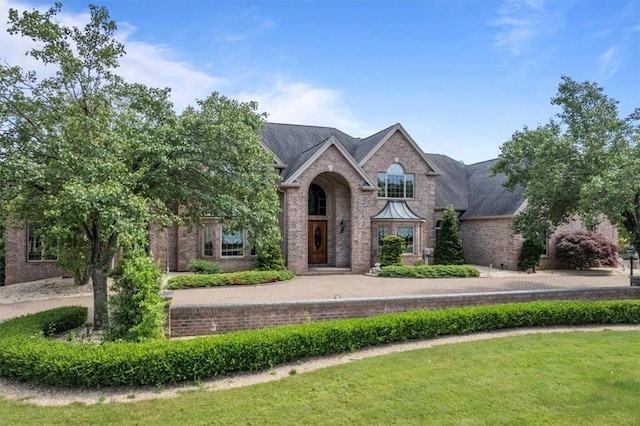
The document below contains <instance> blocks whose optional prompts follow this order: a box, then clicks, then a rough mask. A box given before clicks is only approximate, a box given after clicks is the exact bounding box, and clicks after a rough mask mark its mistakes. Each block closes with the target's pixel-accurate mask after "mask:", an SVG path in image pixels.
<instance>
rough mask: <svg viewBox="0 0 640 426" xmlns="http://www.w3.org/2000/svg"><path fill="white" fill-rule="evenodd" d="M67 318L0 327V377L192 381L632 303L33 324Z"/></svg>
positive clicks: (582, 321)
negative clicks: (279, 322)
mask: <svg viewBox="0 0 640 426" xmlns="http://www.w3.org/2000/svg"><path fill="white" fill-rule="evenodd" d="M73 309H82V310H83V311H82V312H83V313H84V315H85V317H86V308H77V307H76V308H73ZM67 315H69V311H66V310H56V311H48V312H43V313H40V314H36V315H30V316H27V317H21V318H17V319H14V320H10V321H5V322H3V323H0V376H2V377H5V378H9V379H19V380H23V381H29V382H33V383H38V384H45V385H51V386H62V387H82V388H98V387H112V386H141V385H162V384H167V383H176V382H183V381H195V382H197V381H199V380H203V379H206V378H210V377H214V376H220V375H223V374H228V373H233V372H240V371H257V370H265V369H268V368H271V367H273V366H275V365H278V364H282V363H286V362H292V361H295V360H298V359H302V358H308V357H317V356H325V355H333V354H338V353H345V352H350V351H353V350H356V349H359V348H364V347H369V346H376V345H385V344H389V343H394V342H402V341H407V340H416V339H430V338H434V337H438V336H444V335H463V334H469V333H475V332H483V331H492V330H500V329H505V328H517V327H549V326H557V325H586V324H638V323H640V301H638V300H626V301H620V300H618V301H570V302H531V303H516V304H507V305H491V306H474V307H466V308H455V309H441V310H421V311H412V312H405V313H399V314H391V315H380V316H375V317H368V318H357V319H348V320H336V321H326V322H318V323H305V324H301V325H294V326H284V327H274V328H270V329H264V330H251V331H242V332H237V333H230V334H226V335H220V336H207V337H199V338H194V339H188V340H150V341H145V342H142V343H128V342H122V343H104V344H102V345H95V344H86V343H77V342H74V343H70V342H62V341H56V340H50V339H46V338H45V337H43V336H42V331H41V330H42V329H43V328H45V327H46V324H48V323H51V321H53V322H55V323H58V324H66V323H68V324H71V322H72V321H71V322H70V321H66V320H65V319H63V317H65V316H67ZM54 317H55V318H54ZM76 322H77V321H76Z"/></svg>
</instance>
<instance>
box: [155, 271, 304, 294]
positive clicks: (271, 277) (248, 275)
mask: <svg viewBox="0 0 640 426" xmlns="http://www.w3.org/2000/svg"><path fill="white" fill-rule="evenodd" d="M293 277H294V274H293V272H291V271H289V270H280V271H241V272H229V273H226V274H213V275H177V276H175V277H171V278H170V279H169V280H168V281H167V288H168V289H170V290H179V289H184V288H197V287H218V286H225V285H255V284H265V283H272V282H276V281H286V280H290V279H292V278H293Z"/></svg>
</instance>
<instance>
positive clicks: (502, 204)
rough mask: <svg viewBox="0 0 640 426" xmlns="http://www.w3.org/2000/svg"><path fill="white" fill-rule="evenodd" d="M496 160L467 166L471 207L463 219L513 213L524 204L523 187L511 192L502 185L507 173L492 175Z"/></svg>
mask: <svg viewBox="0 0 640 426" xmlns="http://www.w3.org/2000/svg"><path fill="white" fill-rule="evenodd" d="M496 161H498V160H497V159H494V160H489V161H483V162H481V163H476V164H471V165H469V166H467V181H468V185H469V189H468V191H469V209H468V210H467V211H466V212H465V213H464V214H463V215H462V219H465V218H471V217H482V216H503V215H513V214H515V213H516V211H517V210H518V208H519V207H520V206H521V205H522V202H523V201H524V198H523V196H522V194H523V192H524V190H523V188H522V187H517V188H516V189H515V191H513V192H511V191H509V190H508V189H507V188H505V187H504V186H502V184H503V183H504V182H505V181H506V180H507V177H506V176H505V175H503V174H498V175H496V176H492V175H491V167H492V166H493V165H494V164H495V163H496Z"/></svg>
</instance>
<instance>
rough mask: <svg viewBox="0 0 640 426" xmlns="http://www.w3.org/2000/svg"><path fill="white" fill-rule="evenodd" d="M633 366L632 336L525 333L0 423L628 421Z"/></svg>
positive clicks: (638, 371)
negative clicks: (223, 388) (228, 386)
mask: <svg viewBox="0 0 640 426" xmlns="http://www.w3.org/2000/svg"><path fill="white" fill-rule="evenodd" d="M639 363H640V331H604V332H588V333H587V332H573V333H568V334H545V335H528V336H519V337H510V338H503V339H493V340H486V341H477V342H468V343H460V344H455V345H447V346H438V347H434V348H430V349H425V350H417V351H412V352H406V353H400V354H394V355H387V356H382V357H376V358H370V359H366V360H362V361H357V362H353V363H351V364H347V365H342V366H338V367H331V368H327V369H324V370H318V371H315V372H311V373H307V374H300V375H292V376H290V377H288V378H287V379H285V380H281V381H277V382H271V383H265V384H260V385H255V386H251V387H246V388H241V389H232V390H227V391H218V392H204V391H195V392H190V393H185V394H183V395H181V396H180V397H178V398H174V399H162V400H152V401H139V402H131V403H122V404H117V403H103V404H96V405H91V406H84V405H80V404H73V405H71V406H66V407H51V408H44V407H36V406H33V405H29V404H28V402H20V403H19V402H9V401H6V400H2V399H0V424H7V425H21V424H37V425H43V424H47V425H54V424H60V425H71V424H83V425H88V424H145V425H147V424H158V425H160V424H162V425H166V424H179V425H193V424H220V425H230V424H248V425H266V424H273V425H287V424H290V425H314V424H321V425H326V424H330V425H353V424H362V425H376V424H379V425H388V424H398V425H424V424H457V425H476V424H491V425H493V424H518V425H522V424H554V425H556V424H567V425H569V424H570V425H576V424H597V425H604V424H606V425H612V424H629V425H631V424H637V423H638V419H639V418H640V368H638V364H639ZM133 393H135V391H132V394H133Z"/></svg>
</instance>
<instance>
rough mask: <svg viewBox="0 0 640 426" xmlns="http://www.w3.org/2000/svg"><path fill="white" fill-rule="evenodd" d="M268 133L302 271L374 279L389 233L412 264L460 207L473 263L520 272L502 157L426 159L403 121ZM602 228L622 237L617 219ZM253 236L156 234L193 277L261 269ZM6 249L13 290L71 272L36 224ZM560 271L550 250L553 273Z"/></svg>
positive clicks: (152, 240) (287, 247)
mask: <svg viewBox="0 0 640 426" xmlns="http://www.w3.org/2000/svg"><path fill="white" fill-rule="evenodd" d="M261 136H262V143H263V146H264V147H265V149H268V150H269V151H271V152H272V153H273V154H274V156H275V158H276V164H275V167H276V170H278V172H279V174H280V177H281V182H280V185H279V195H280V207H281V209H280V215H279V218H278V219H279V223H280V228H281V232H282V238H283V240H282V252H283V255H284V257H285V260H286V263H287V266H288V267H289V269H291V270H292V271H293V272H295V273H296V274H298V275H304V274H308V273H313V272H314V271H315V270H317V269H318V268H338V269H339V270H340V271H347V272H352V273H363V272H366V271H368V270H369V269H370V268H371V266H372V265H373V263H374V262H375V261H376V260H377V258H378V246H379V239H380V238H381V237H383V236H384V235H387V234H396V235H399V236H401V237H403V238H404V239H405V248H404V254H403V260H404V261H405V263H412V262H413V261H415V260H417V259H420V258H421V257H422V254H423V250H424V249H425V248H434V247H435V241H436V232H437V228H438V217H439V215H440V213H441V212H442V210H443V209H444V208H446V207H448V206H450V205H453V206H454V208H455V209H456V210H457V211H458V212H459V221H460V225H461V231H462V242H463V254H464V257H465V261H466V262H467V263H471V264H477V265H487V266H488V265H493V266H494V267H496V268H499V267H502V268H505V269H516V265H517V258H518V253H519V250H520V247H521V244H522V239H521V237H519V236H518V235H514V234H513V231H512V230H511V223H512V220H513V217H514V215H515V214H517V213H518V211H520V210H521V209H522V208H523V207H524V200H523V198H522V189H518V190H516V191H515V192H513V193H512V192H509V191H507V190H506V189H505V188H504V187H503V186H502V183H503V182H504V180H505V176H491V174H490V167H491V165H492V164H493V163H494V162H495V161H496V160H491V161H485V162H481V163H477V164H472V165H464V164H462V163H460V162H458V161H456V160H453V159H451V158H449V157H447V156H444V155H439V154H425V153H424V152H423V151H422V150H421V149H420V148H419V147H418V145H417V144H416V142H415V141H414V140H413V139H412V138H411V136H410V135H409V134H408V133H407V131H406V130H405V129H404V128H403V127H402V125H400V124H395V125H393V126H390V127H388V128H386V129H384V130H381V131H380V132H378V133H376V134H374V135H372V136H369V137H367V138H364V139H362V138H354V137H351V136H349V135H347V134H345V133H343V132H341V131H339V130H337V129H334V128H329V127H318V126H303V125H291V124H276V123H267V124H266V125H265V126H264V128H263V129H262V130H261ZM569 226H577V227H580V225H579V224H574V225H569ZM600 228H601V229H598V231H600V232H603V233H606V234H607V235H609V236H611V237H612V238H617V233H616V231H615V228H614V227H613V226H611V225H610V224H608V222H607V223H603V224H602V225H601V227H600ZM247 237H248V235H247V232H246V231H239V232H232V231H231V230H229V229H226V227H225V226H224V224H223V223H220V222H219V221H218V220H216V219H215V218H205V220H204V221H203V224H202V226H200V227H194V228H192V229H188V228H184V227H177V226H176V227H172V228H168V229H159V228H156V227H152V228H151V229H150V232H149V247H150V250H151V252H152V253H153V255H154V257H155V258H156V259H157V260H158V261H159V263H160V266H161V268H162V269H163V270H167V271H185V270H187V266H188V264H189V261H190V260H191V259H193V258H201V259H208V260H212V261H216V262H218V263H220V265H221V267H222V269H223V270H224V271H233V270H242V269H249V268H251V267H252V265H253V263H254V262H255V253H253V252H252V250H251V249H250V247H249V246H248V238H247ZM6 252H7V254H6V283H7V284H12V283H16V282H23V281H28V280H35V279H42V278H46V277H51V276H59V275H62V273H63V272H62V271H60V270H59V269H57V268H56V267H55V262H53V261H52V260H51V259H49V258H47V255H46V250H45V248H44V247H43V246H42V244H40V243H39V242H38V241H37V236H36V234H35V232H34V231H33V230H32V229H30V228H29V227H28V226H25V227H23V228H22V229H9V230H7V238H6ZM554 266H556V264H555V263H554V260H553V253H552V252H550V253H548V256H546V257H545V264H543V267H554Z"/></svg>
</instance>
